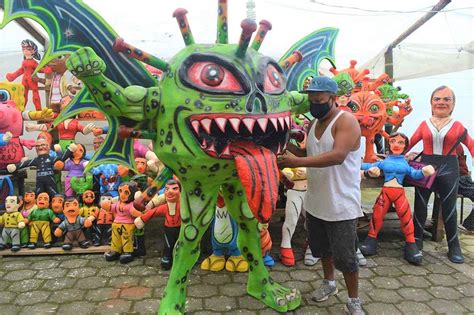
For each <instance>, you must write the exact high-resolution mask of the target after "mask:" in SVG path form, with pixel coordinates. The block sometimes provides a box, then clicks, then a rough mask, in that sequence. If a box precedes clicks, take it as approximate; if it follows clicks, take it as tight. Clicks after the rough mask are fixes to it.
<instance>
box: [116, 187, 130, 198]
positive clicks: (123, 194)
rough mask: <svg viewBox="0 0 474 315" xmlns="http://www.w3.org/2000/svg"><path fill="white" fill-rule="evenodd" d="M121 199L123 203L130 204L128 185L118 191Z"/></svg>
mask: <svg viewBox="0 0 474 315" xmlns="http://www.w3.org/2000/svg"><path fill="white" fill-rule="evenodd" d="M118 193H119V199H120V201H121V202H128V201H129V198H130V194H131V192H130V187H129V186H128V185H122V186H120V187H119V189H118Z"/></svg>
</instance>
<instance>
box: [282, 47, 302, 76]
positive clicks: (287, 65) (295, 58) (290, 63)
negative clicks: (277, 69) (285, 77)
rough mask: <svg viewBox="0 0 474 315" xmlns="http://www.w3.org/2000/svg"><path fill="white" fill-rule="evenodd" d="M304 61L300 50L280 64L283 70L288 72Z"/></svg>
mask: <svg viewBox="0 0 474 315" xmlns="http://www.w3.org/2000/svg"><path fill="white" fill-rule="evenodd" d="M302 59H303V55H302V54H301V53H300V52H299V51H298V50H295V51H294V52H293V53H292V54H291V55H290V56H289V57H288V58H286V59H285V60H283V61H282V62H280V66H281V67H282V68H283V70H285V71H287V70H288V69H290V68H291V67H292V66H293V65H294V64H295V63H297V62H300V61H301V60H302Z"/></svg>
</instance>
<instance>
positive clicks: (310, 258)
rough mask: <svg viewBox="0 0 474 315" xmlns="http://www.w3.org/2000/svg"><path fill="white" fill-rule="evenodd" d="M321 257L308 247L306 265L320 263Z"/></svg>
mask: <svg viewBox="0 0 474 315" xmlns="http://www.w3.org/2000/svg"><path fill="white" fill-rule="evenodd" d="M319 260H320V258H318V257H314V256H313V253H312V252H311V248H309V246H308V247H306V252H305V253H304V264H305V265H306V266H314V265H316V264H317V263H318V261H319Z"/></svg>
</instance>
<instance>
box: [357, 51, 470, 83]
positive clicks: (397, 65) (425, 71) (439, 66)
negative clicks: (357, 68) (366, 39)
mask: <svg viewBox="0 0 474 315" xmlns="http://www.w3.org/2000/svg"><path fill="white" fill-rule="evenodd" d="M385 51H386V49H384V50H382V51H381V52H380V53H379V54H378V55H377V56H375V57H374V58H372V59H371V60H369V61H368V62H366V63H365V64H364V65H362V67H361V68H367V69H369V70H370V72H371V73H372V75H374V76H378V75H380V74H382V73H384V72H385V57H384V54H385ZM473 68H474V42H470V43H468V44H466V45H464V46H455V45H433V44H431V45H430V44H412V43H406V44H400V45H398V46H397V47H395V48H394V49H393V77H394V79H395V80H398V81H400V80H406V79H415V78H422V77H428V76H432V75H438V74H445V73H450V72H457V71H463V70H468V69H473Z"/></svg>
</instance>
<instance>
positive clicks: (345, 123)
mask: <svg viewBox="0 0 474 315" xmlns="http://www.w3.org/2000/svg"><path fill="white" fill-rule="evenodd" d="M336 123H337V125H338V126H341V127H347V128H357V129H360V126H359V121H358V120H357V118H355V116H354V115H352V114H351V113H349V112H346V111H342V114H341V116H340V117H339V119H338V121H337V122H336Z"/></svg>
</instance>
